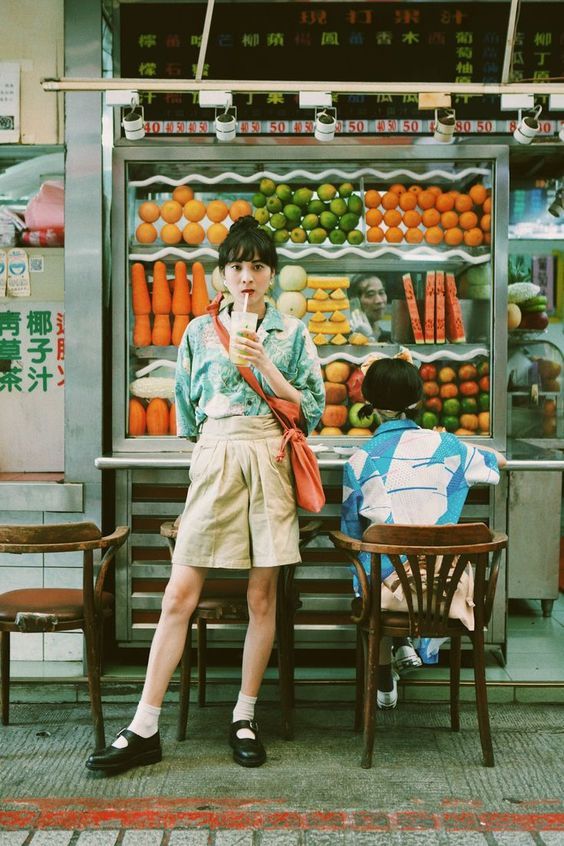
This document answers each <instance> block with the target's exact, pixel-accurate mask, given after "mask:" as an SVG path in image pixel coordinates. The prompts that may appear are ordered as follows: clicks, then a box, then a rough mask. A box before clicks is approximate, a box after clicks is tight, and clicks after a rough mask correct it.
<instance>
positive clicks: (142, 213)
mask: <svg viewBox="0 0 564 846" xmlns="http://www.w3.org/2000/svg"><path fill="white" fill-rule="evenodd" d="M138 214H139V217H140V218H141V220H144V221H145V222H146V223H154V222H155V220H158V219H159V217H160V216H161V210H160V208H159V207H158V205H157V203H153V202H151V200H146V201H145V202H144V203H141V205H140V206H139V212H138Z"/></svg>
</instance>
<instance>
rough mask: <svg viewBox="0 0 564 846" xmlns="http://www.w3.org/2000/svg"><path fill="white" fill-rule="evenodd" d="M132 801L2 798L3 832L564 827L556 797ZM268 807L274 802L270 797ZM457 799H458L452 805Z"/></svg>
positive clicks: (547, 828)
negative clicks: (297, 807)
mask: <svg viewBox="0 0 564 846" xmlns="http://www.w3.org/2000/svg"><path fill="white" fill-rule="evenodd" d="M138 804H139V803H138V802H137V801H136V800H134V799H130V798H126V799H117V800H116V801H115V802H108V801H107V800H99V799H91V798H56V799H53V798H48V799H27V800H26V799H5V800H3V802H2V803H1V804H0V830H8V829H11V830H17V829H55V828H56V829H65V830H73V831H82V830H85V829H116V828H119V829H140V828H145V829H165V830H168V829H173V828H209V829H212V830H218V829H252V830H263V829H278V830H303V831H307V830H311V829H314V830H319V831H337V830H350V831H388V832H392V831H422V830H434V831H481V832H486V831H564V812H560V811H558V812H557V811H554V810H551V812H550V813H547V812H542V811H541V810H540V808H541V807H543V806H544V805H546V806H549V807H550V808H551V809H553V808H554V805H555V804H558V805H561V804H562V803H561V802H560V801H558V800H552V799H550V800H547V801H546V803H544V802H535V803H528V804H529V805H533V804H534V806H535V807H536V809H537V810H536V811H535V812H533V811H532V810H529V811H527V812H524V813H498V812H486V811H481V810H479V809H478V808H473V807H472V806H473V805H475V804H476V803H471V802H467V803H463V802H461V803H459V804H463V805H466V807H472V809H471V810H464V811H460V812H447V813H431V812H425V811H397V812H395V813H385V812H381V811H292V810H263V809H261V807H260V806H261V805H263V804H266V803H263V802H260V801H258V802H254V801H253V802H249V801H248V800H247V801H244V800H229V801H225V802H222V803H221V805H218V804H217V802H215V801H214V800H206V799H205V798H203V797H200V798H190V799H188V798H187V799H163V798H162V797H160V796H157V797H148V798H143V808H142V809H141V810H140V809H139V808H138V807H135V806H136V805H138ZM269 804H271V803H270V802H269ZM453 804H454V803H453Z"/></svg>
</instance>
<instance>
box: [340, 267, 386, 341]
mask: <svg viewBox="0 0 564 846" xmlns="http://www.w3.org/2000/svg"><path fill="white" fill-rule="evenodd" d="M349 298H350V303H351V317H350V324H351V330H352V331H353V332H362V334H363V335H366V337H367V338H368V340H369V341H378V342H380V343H389V342H390V341H391V335H390V332H388V331H386V330H385V329H382V327H381V326H380V321H381V320H382V318H383V317H384V311H385V308H386V305H387V303H388V297H387V294H386V288H385V287H384V283H383V282H382V280H381V279H380V278H379V277H378V276H376V275H375V274H374V273H355V274H354V275H353V276H352V277H351V286H350V288H349Z"/></svg>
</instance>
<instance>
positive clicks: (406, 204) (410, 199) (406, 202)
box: [399, 191, 417, 211]
mask: <svg viewBox="0 0 564 846" xmlns="http://www.w3.org/2000/svg"><path fill="white" fill-rule="evenodd" d="M416 205H417V197H416V196H415V194H414V193H413V192H412V191H404V192H403V194H400V198H399V207H400V209H401V210H402V211H410V210H411V209H414V208H415V206H416Z"/></svg>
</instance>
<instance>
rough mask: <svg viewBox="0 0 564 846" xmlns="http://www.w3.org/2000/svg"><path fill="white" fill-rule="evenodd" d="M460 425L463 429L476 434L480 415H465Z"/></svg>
mask: <svg viewBox="0 0 564 846" xmlns="http://www.w3.org/2000/svg"><path fill="white" fill-rule="evenodd" d="M460 425H461V426H462V428H463V429H470V430H471V431H472V432H475V431H476V429H477V428H478V415H477V414H463V415H462V416H461V418H460Z"/></svg>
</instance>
